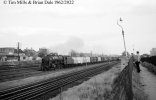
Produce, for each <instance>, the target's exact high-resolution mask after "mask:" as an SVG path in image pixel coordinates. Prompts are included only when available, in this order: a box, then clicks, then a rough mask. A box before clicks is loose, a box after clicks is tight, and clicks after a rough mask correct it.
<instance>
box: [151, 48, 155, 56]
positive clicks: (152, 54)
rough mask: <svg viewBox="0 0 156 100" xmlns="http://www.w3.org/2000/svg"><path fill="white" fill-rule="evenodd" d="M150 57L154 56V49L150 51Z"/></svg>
mask: <svg viewBox="0 0 156 100" xmlns="http://www.w3.org/2000/svg"><path fill="white" fill-rule="evenodd" d="M150 56H156V48H152V50H151V51H150Z"/></svg>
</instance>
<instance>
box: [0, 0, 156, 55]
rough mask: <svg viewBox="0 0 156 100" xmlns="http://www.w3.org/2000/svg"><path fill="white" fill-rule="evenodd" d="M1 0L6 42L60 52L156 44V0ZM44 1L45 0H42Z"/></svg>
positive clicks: (0, 43)
mask: <svg viewBox="0 0 156 100" xmlns="http://www.w3.org/2000/svg"><path fill="white" fill-rule="evenodd" d="M3 1H4V0H0V47H16V46H17V42H20V44H21V48H22V49H24V48H26V47H27V48H31V47H32V48H34V49H35V50H38V49H39V48H41V47H46V48H50V49H52V50H53V51H57V52H59V53H67V52H68V51H69V50H71V49H74V50H76V51H79V52H90V51H92V52H93V53H99V54H100V53H103V54H121V52H122V51H123V50H124V47H123V38H122V33H121V28H120V27H119V26H117V24H116V23H117V20H118V19H119V18H120V17H122V19H123V22H122V23H120V24H121V25H122V26H123V27H124V31H125V39H126V46H127V50H128V51H129V52H130V53H131V52H133V48H134V50H135V51H136V50H139V51H140V53H141V54H143V53H149V51H150V50H151V49H152V48H154V47H156V39H155V38H156V0H74V4H72V5H65V4H64V5H54V4H49V5H46V4H43V5H26V4H25V5H24V4H23V5H9V4H3ZM12 1H15V0H12ZM40 1H44V0H40Z"/></svg>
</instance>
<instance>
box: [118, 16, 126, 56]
mask: <svg viewBox="0 0 156 100" xmlns="http://www.w3.org/2000/svg"><path fill="white" fill-rule="evenodd" d="M119 21H120V22H122V21H123V20H122V19H121V18H120V19H119V20H117V25H118V26H119V27H120V28H121V29H122V36H123V42H124V48H125V53H126V56H127V51H126V42H125V36H124V30H123V27H122V26H121V25H120V24H119Z"/></svg>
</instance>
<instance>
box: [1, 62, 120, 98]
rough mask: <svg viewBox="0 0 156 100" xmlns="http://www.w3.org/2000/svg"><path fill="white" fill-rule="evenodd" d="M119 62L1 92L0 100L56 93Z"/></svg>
mask: <svg viewBox="0 0 156 100" xmlns="http://www.w3.org/2000/svg"><path fill="white" fill-rule="evenodd" d="M117 63H118V62H111V63H110V64H108V63H107V64H105V65H102V66H98V67H92V68H89V69H86V70H81V71H77V72H74V73H69V74H66V75H61V76H59V77H56V78H51V79H48V80H46V81H41V82H37V83H33V84H27V85H23V86H19V87H15V88H11V89H7V90H3V91H0V100H34V99H35V98H38V97H40V96H43V95H45V94H46V93H48V92H52V91H56V90H58V89H60V88H61V87H64V86H66V85H68V84H71V83H73V82H75V81H77V80H80V79H82V78H84V77H89V76H93V75H96V74H99V73H101V72H103V71H106V70H109V69H110V68H111V67H112V66H113V65H115V64H117Z"/></svg>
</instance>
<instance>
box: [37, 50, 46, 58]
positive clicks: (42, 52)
mask: <svg viewBox="0 0 156 100" xmlns="http://www.w3.org/2000/svg"><path fill="white" fill-rule="evenodd" d="M47 54H48V49H46V48H40V49H39V51H38V56H39V57H41V58H42V57H44V56H46V55H47Z"/></svg>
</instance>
